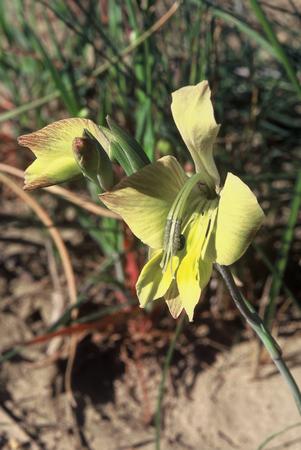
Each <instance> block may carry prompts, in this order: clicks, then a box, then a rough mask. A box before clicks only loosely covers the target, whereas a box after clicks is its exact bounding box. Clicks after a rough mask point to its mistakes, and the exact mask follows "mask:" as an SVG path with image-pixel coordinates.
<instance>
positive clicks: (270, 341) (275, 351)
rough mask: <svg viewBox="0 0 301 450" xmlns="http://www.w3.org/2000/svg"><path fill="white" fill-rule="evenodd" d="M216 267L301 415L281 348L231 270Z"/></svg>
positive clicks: (300, 398) (298, 397)
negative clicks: (239, 286) (247, 298)
mask: <svg viewBox="0 0 301 450" xmlns="http://www.w3.org/2000/svg"><path fill="white" fill-rule="evenodd" d="M215 267H216V269H217V270H218V272H219V273H220V274H221V276H222V277H223V279H224V281H225V284H226V286H227V288H228V290H229V292H230V295H231V297H232V299H233V301H234V303H235V305H236V306H237V308H238V310H239V312H240V313H241V314H242V316H243V317H244V318H245V319H246V321H247V322H248V324H249V325H250V326H251V328H252V329H253V330H254V331H255V333H256V334H257V336H258V337H259V339H260V340H261V342H262V343H263V345H264V346H265V348H266V350H267V351H268V352H269V354H270V356H271V358H272V360H273V362H274V364H275V365H276V367H277V369H278V370H279V372H280V373H281V375H282V376H283V378H284V380H285V382H286V383H287V385H288V387H289V389H290V391H291V393H292V395H293V397H294V399H295V402H296V405H297V408H298V410H299V413H300V415H301V393H300V390H299V387H298V385H297V383H296V381H295V380H294V378H293V376H292V374H291V372H290V370H289V368H288V367H287V365H286V364H285V362H284V360H283V359H282V355H281V348H280V347H279V345H278V344H277V342H276V341H275V339H274V338H273V336H272V335H271V334H270V332H269V331H268V330H267V328H266V327H265V325H264V323H263V321H262V320H261V318H260V317H259V316H258V314H257V313H256V311H255V310H254V308H253V307H252V306H251V304H250V303H249V302H248V301H247V300H245V299H244V298H243V297H242V295H241V293H240V291H239V289H238V288H237V286H236V284H235V282H234V279H233V277H232V274H231V272H230V269H229V268H228V267H226V266H221V265H219V264H215Z"/></svg>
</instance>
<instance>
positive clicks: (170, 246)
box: [160, 173, 204, 278]
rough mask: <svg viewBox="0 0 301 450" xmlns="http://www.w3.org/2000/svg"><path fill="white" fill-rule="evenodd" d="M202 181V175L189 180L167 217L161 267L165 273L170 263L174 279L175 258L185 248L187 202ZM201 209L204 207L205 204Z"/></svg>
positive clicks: (198, 174) (196, 175)
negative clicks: (184, 219) (195, 187)
mask: <svg viewBox="0 0 301 450" xmlns="http://www.w3.org/2000/svg"><path fill="white" fill-rule="evenodd" d="M200 179H202V175H201V174H200V173H197V174H195V175H193V176H192V177H191V178H189V179H188V180H187V182H186V183H185V184H184V186H183V187H182V189H181V190H180V191H179V192H178V195H177V196H176V199H175V201H174V202H173V204H172V207H171V209H170V211H169V213H168V216H167V221H166V225H165V230H164V239H163V250H164V252H163V256H162V260H161V262H160V267H161V269H162V272H165V271H166V269H167V266H168V263H169V261H170V269H171V272H172V276H173V278H174V277H175V275H174V271H173V267H172V265H173V257H174V256H175V255H176V253H177V252H178V251H181V250H183V248H184V246H185V237H184V235H183V234H181V227H182V219H183V217H184V211H185V206H186V202H187V200H188V198H189V195H190V193H191V191H192V190H193V188H194V186H195V185H196V184H197V183H199V181H200ZM201 207H202V208H203V207H204V203H203V204H202V206H201Z"/></svg>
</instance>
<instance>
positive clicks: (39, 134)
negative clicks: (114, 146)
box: [18, 118, 107, 189]
mask: <svg viewBox="0 0 301 450" xmlns="http://www.w3.org/2000/svg"><path fill="white" fill-rule="evenodd" d="M84 129H88V130H89V131H90V133H91V134H93V136H94V137H95V138H96V139H97V140H98V141H99V142H100V144H101V145H102V146H103V147H104V148H105V149H106V147H107V142H106V138H105V137H104V135H103V133H102V132H101V131H100V129H99V128H98V126H97V125H96V124H95V123H94V122H92V121H91V120H89V119H80V118H71V119H63V120H59V121H57V122H54V123H52V124H50V125H47V126H46V127H44V128H42V129H41V130H38V131H36V132H34V133H30V134H25V135H23V136H20V137H19V139H18V142H19V144H20V145H23V146H24V147H28V148H30V150H31V151H32V152H33V153H34V154H35V156H36V157H37V159H36V160H35V161H34V162H33V164H32V165H31V166H29V167H28V169H27V170H26V172H25V189H34V188H38V187H45V186H50V185H51V184H56V183H61V182H63V181H67V180H68V179H70V178H72V177H74V176H75V175H77V174H80V173H81V170H80V168H79V167H78V165H77V162H76V160H75V158H74V156H73V152H72V143H73V140H74V139H75V138H76V137H81V136H82V135H83V131H84Z"/></svg>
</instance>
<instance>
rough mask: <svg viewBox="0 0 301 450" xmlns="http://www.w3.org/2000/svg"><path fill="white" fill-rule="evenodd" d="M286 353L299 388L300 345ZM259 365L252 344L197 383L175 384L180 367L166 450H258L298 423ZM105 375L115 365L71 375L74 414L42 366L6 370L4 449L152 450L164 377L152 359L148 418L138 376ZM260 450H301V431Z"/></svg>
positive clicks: (281, 387)
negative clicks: (257, 376)
mask: <svg viewBox="0 0 301 450" xmlns="http://www.w3.org/2000/svg"><path fill="white" fill-rule="evenodd" d="M6 325H7V322H6ZM281 344H282V346H283V348H284V351H285V355H286V359H287V361H288V364H289V366H290V367H292V370H293V373H294V375H295V377H296V379H297V381H298V382H299V384H301V366H300V362H301V359H300V353H299V348H300V344H301V337H298V338H296V337H295V336H294V337H290V338H286V339H285V340H283V341H282V342H281ZM201 358H202V355H200V361H201ZM253 359H254V342H246V343H243V344H239V345H236V346H235V347H233V348H232V349H231V350H230V351H226V352H221V353H219V354H218V356H217V358H216V361H215V362H214V363H213V364H212V365H211V366H208V367H207V369H205V370H202V371H200V372H198V375H197V376H196V377H195V374H194V373H193V371H191V370H188V371H187V370H186V372H185V373H184V375H183V376H182V377H180V378H177V380H175V379H174V378H175V377H174V376H173V374H174V373H175V371H176V370H178V369H179V367H178V368H177V369H176V367H175V366H173V367H172V370H171V373H170V377H169V382H168V389H167V393H166V396H165V399H164V411H163V413H164V427H163V433H162V444H161V450H235V449H241V450H257V449H258V447H259V445H260V443H262V442H263V441H264V440H265V438H267V437H268V436H269V435H270V434H272V433H275V432H278V431H281V430H282V429H284V428H285V427H288V426H290V425H293V424H295V423H297V422H298V421H300V418H299V416H298V412H297V410H296V407H295V404H294V401H293V400H292V398H291V396H290V395H289V393H288V390H287V387H286V385H285V384H284V383H283V381H282V379H281V378H280V376H279V375H278V374H277V373H276V372H275V370H274V367H273V366H272V365H271V364H266V365H265V366H264V367H262V369H261V371H260V379H257V380H254V378H253V373H254V371H253V369H252V367H253V362H254V361H252V360H253ZM109 365H110V361H109V360H107V361H105V360H103V361H100V363H99V364H98V365H96V366H95V367H94V371H93V376H92V378H90V377H91V371H90V370H88V369H89V368H88V367H82V368H81V370H80V372H78V370H76V371H75V374H74V385H75V389H77V391H76V398H77V401H78V406H77V408H76V410H75V413H72V412H71V409H70V407H69V406H68V402H67V401H66V395H65V394H64V393H63V392H62V386H61V384H62V379H61V378H60V377H58V372H57V371H58V369H57V366H56V365H53V364H52V365H51V364H46V362H45V361H44V362H43V364H42V365H41V366H40V367H39V366H37V364H36V363H35V364H32V363H29V362H26V360H24V359H23V360H20V361H18V359H16V360H15V361H14V362H13V363H11V362H10V363H6V364H5V365H4V369H3V371H2V374H1V378H2V383H3V384H2V386H3V392H2V406H1V407H0V423H1V432H0V448H3V449H5V450H8V449H21V448H22V449H23V448H30V449H33V450H34V449H40V448H41V449H47V450H50V449H51V450H54V449H55V450H69V449H70V450H73V449H81V448H83V449H84V448H87V449H90V450H132V449H142V450H153V449H154V448H155V447H154V427H153V425H152V417H153V413H154V409H155V404H156V396H157V389H158V382H159V380H160V368H159V367H158V366H157V365H156V363H155V362H154V361H152V360H151V359H149V360H148V359H146V360H145V361H144V366H145V367H144V368H145V369H146V372H147V375H148V376H147V378H146V386H147V404H148V408H149V411H146V409H147V408H146V404H145V403H146V402H143V401H141V398H143V395H141V392H139V389H138V388H137V385H138V383H137V376H138V374H137V373H136V371H135V369H134V368H133V370H131V369H130V370H128V371H127V372H126V373H123V374H122V375H121V377H119V378H116V379H115V380H114V381H112V379H110V367H109ZM177 365H178V366H179V365H180V366H181V361H178V362H177ZM85 370H86V371H87V373H85ZM114 370H115V369H114ZM79 373H80V378H81V379H80V380H77V379H76V377H77V376H78V374H79ZM88 374H89V375H88ZM85 375H86V378H85ZM84 378H85V379H84ZM83 379H84V381H83ZM4 386H5V389H4ZM97 386H98V387H99V390H98V391H97ZM148 415H149V417H147V416H148ZM300 425H301V422H300ZM76 430H77V431H76ZM1 442H2V444H1ZM264 448H266V449H267V450H284V449H289V450H300V448H301V426H300V427H298V426H297V427H295V428H293V429H291V430H288V431H287V432H286V433H284V434H283V435H281V436H279V437H278V438H277V439H274V440H273V441H271V442H270V443H269V444H268V445H267V446H266V447H264Z"/></svg>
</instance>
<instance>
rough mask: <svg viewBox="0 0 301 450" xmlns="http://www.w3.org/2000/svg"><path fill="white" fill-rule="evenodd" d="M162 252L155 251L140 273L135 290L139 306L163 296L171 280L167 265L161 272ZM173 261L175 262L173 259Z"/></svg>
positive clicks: (171, 275)
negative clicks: (166, 268)
mask: <svg viewBox="0 0 301 450" xmlns="http://www.w3.org/2000/svg"><path fill="white" fill-rule="evenodd" d="M162 254H163V252H162V250H159V251H156V252H155V253H154V254H153V256H152V258H151V259H150V260H149V261H148V262H147V263H146V264H145V266H144V267H143V269H142V271H141V273H140V276H139V279H138V281H137V284H136V290H137V295H138V298H139V302H140V306H141V307H144V306H145V305H146V304H147V303H148V302H149V301H150V300H156V299H158V298H160V297H163V295H164V294H165V293H166V291H167V290H168V288H169V286H170V285H171V282H172V280H173V274H172V271H171V270H169V267H168V270H166V271H165V272H162V269H161V267H160V261H161V259H162ZM174 263H175V264H176V263H177V262H176V261H174Z"/></svg>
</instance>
